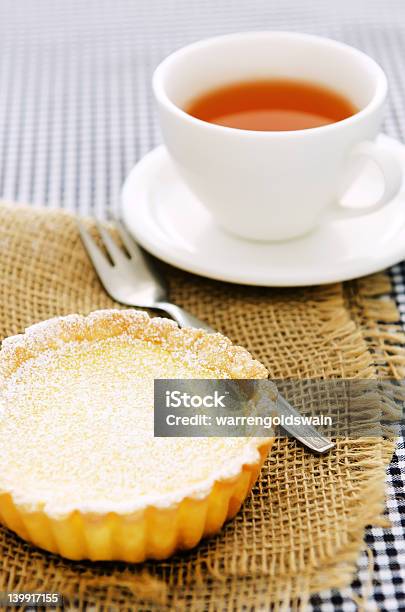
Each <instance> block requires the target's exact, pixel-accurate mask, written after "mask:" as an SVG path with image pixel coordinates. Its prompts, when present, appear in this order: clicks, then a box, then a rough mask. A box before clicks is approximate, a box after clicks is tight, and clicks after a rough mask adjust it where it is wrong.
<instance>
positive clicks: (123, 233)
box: [115, 219, 143, 259]
mask: <svg viewBox="0 0 405 612" xmlns="http://www.w3.org/2000/svg"><path fill="white" fill-rule="evenodd" d="M115 226H116V229H117V232H118V234H119V237H120V238H121V240H122V243H123V245H124V246H125V248H126V249H127V251H128V253H129V254H130V255H131V257H135V258H137V259H138V258H139V257H143V253H142V251H141V250H140V248H139V246H138V245H137V244H136V242H135V241H134V239H133V238H132V236H130V235H129V233H128V231H127V229H126V228H125V226H124V224H123V223H122V221H121V220H120V219H115Z"/></svg>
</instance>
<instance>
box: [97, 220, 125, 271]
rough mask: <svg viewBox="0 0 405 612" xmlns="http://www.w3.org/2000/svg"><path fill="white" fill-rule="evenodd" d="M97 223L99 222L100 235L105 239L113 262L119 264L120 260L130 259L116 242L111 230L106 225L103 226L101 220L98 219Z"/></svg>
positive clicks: (105, 244)
mask: <svg viewBox="0 0 405 612" xmlns="http://www.w3.org/2000/svg"><path fill="white" fill-rule="evenodd" d="M96 224H97V229H98V231H99V232H100V236H101V238H102V240H103V243H104V246H105V248H106V251H107V253H108V254H109V256H110V257H111V260H112V262H113V263H115V264H117V265H118V264H119V263H120V262H122V261H125V260H128V258H127V257H126V256H125V254H124V252H123V251H122V250H121V249H120V248H119V246H118V245H117V244H116V243H115V241H114V239H113V237H112V236H111V234H110V232H109V231H108V230H107V229H106V228H105V227H103V225H102V224H101V223H100V222H99V221H96Z"/></svg>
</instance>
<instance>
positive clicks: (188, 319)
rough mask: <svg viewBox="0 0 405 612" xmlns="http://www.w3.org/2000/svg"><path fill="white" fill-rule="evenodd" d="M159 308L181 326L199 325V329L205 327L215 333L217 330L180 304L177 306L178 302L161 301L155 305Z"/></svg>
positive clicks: (205, 329) (204, 328)
mask: <svg viewBox="0 0 405 612" xmlns="http://www.w3.org/2000/svg"><path fill="white" fill-rule="evenodd" d="M155 307H156V308H157V309H159V310H163V311H164V312H166V313H167V314H168V315H169V316H170V317H171V318H172V319H174V320H175V321H176V322H177V323H178V324H179V326H180V327H197V328H198V329H203V330H204V331H207V332H209V333H211V334H214V333H215V330H214V329H212V327H209V325H207V324H206V323H204V322H203V321H200V319H197V317H195V316H194V315H192V314H190V313H189V312H187V311H186V310H184V309H183V308H180V306H176V304H171V303H170V302H159V303H157V304H156V305H154V308H155Z"/></svg>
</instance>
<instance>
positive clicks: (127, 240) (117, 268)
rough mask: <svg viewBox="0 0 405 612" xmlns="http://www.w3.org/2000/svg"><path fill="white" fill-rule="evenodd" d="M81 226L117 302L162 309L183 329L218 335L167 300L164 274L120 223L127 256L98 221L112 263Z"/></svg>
mask: <svg viewBox="0 0 405 612" xmlns="http://www.w3.org/2000/svg"><path fill="white" fill-rule="evenodd" d="M78 226H79V231H80V236H81V239H82V241H83V244H84V246H85V248H86V250H87V253H88V254H89V257H90V259H91V261H92V262H93V265H94V267H95V269H96V272H97V274H98V276H99V278H100V281H101V282H102V284H103V286H104V289H105V290H106V291H107V293H108V294H109V295H111V297H112V298H114V300H116V301H117V302H121V304H126V305H127V306H135V307H138V308H149V309H151V310H160V311H162V312H163V313H166V314H167V315H169V317H170V318H172V319H174V320H175V321H176V322H177V323H178V324H179V325H180V327H198V328H200V329H204V330H205V331H208V332H214V330H213V329H212V328H211V327H209V326H208V325H207V324H206V323H204V322H203V321H200V320H199V319H197V317H195V316H194V315H192V314H190V313H189V312H187V311H186V310H184V308H180V306H177V305H176V304H173V303H171V302H168V301H167V288H166V284H165V282H164V280H163V278H162V275H161V274H160V273H159V272H158V270H157V268H156V266H155V265H153V262H152V261H151V259H150V258H149V257H148V256H147V255H146V254H145V253H143V252H142V251H141V249H140V247H139V246H138V245H137V244H136V242H135V241H134V240H133V239H132V238H131V236H130V235H129V234H128V232H127V231H126V229H125V227H124V226H123V224H122V223H121V222H120V221H116V222H115V228H116V230H117V232H118V235H119V237H120V238H121V240H122V243H123V245H124V246H125V249H126V251H127V253H124V251H123V250H122V249H121V248H120V247H119V246H118V245H117V244H116V242H115V240H114V239H113V238H112V237H111V235H110V233H109V232H108V231H107V230H106V229H105V228H104V227H103V226H102V225H101V223H98V222H97V229H98V231H99V233H100V236H101V238H102V241H103V244H104V247H105V249H106V251H107V253H108V255H109V257H110V259H111V262H112V263H111V262H110V261H108V259H107V257H106V256H105V255H104V253H103V252H102V251H101V250H100V249H99V248H98V246H97V245H96V243H95V242H94V240H93V239H92V238H91V236H90V234H89V232H88V231H87V230H86V228H85V227H84V225H83V223H82V222H80V221H78Z"/></svg>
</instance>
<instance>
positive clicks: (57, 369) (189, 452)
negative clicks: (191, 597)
mask: <svg viewBox="0 0 405 612" xmlns="http://www.w3.org/2000/svg"><path fill="white" fill-rule="evenodd" d="M266 377H267V372H266V370H265V368H264V367H263V366H262V365H261V364H260V363H258V362H257V361H255V360H254V359H253V358H252V357H251V356H250V354H249V353H248V352H247V351H246V350H244V349H243V348H241V347H238V346H234V345H232V343H231V342H230V341H229V340H228V339H227V338H225V337H224V336H222V335H221V334H208V333H206V332H203V331H201V330H195V329H191V328H187V329H179V328H178V327H177V325H176V324H175V323H173V322H172V321H169V320H167V319H161V318H150V317H149V316H148V315H147V314H145V313H143V312H138V311H134V310H131V311H129V310H104V311H96V312H93V313H91V314H90V315H88V316H86V317H84V316H80V315H69V316H67V317H60V318H56V319H50V320H49V321H45V322H42V323H38V324H36V325H33V326H31V327H29V328H28V329H27V330H26V331H25V333H24V334H21V335H18V336H13V337H11V338H8V339H6V340H5V341H4V342H3V346H2V349H1V351H0V522H1V523H3V524H4V525H5V526H6V527H8V528H9V529H11V530H12V531H14V532H15V533H17V534H18V535H19V536H21V537H22V538H24V539H25V540H27V541H29V542H32V543H33V544H35V545H37V546H39V547H41V548H43V549H46V550H48V551H51V552H54V553H59V554H61V555H63V556H65V557H67V558H69V559H92V560H123V561H129V562H140V561H143V560H144V559H146V558H153V559H163V558H166V557H168V556H169V555H171V554H173V553H174V552H175V551H176V550H179V549H188V548H192V547H193V546H195V545H196V544H198V542H199V541H200V540H201V538H202V537H204V536H207V535H210V534H214V533H216V532H217V531H218V530H220V529H221V527H222V525H223V524H224V522H225V521H226V520H227V519H229V518H231V517H232V516H234V515H235V514H236V512H237V511H238V510H239V508H240V506H241V504H242V502H243V501H244V499H245V498H246V496H247V495H248V493H249V491H250V488H251V487H252V485H253V484H254V482H255V480H256V478H257V476H258V473H259V471H260V468H261V465H262V463H263V461H264V459H265V457H266V455H267V452H268V450H269V448H270V446H271V444H272V441H273V438H154V436H153V381H154V379H155V378H266Z"/></svg>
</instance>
